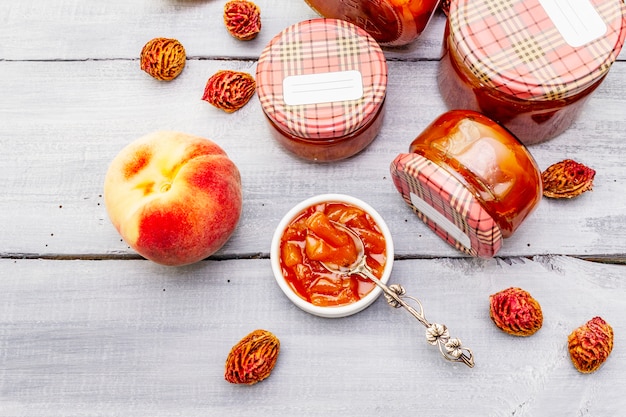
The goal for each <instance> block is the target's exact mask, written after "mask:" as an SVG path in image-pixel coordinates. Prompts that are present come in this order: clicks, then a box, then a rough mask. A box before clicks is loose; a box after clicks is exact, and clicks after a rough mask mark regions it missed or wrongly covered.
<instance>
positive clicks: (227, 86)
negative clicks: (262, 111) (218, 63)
mask: <svg viewBox="0 0 626 417" xmlns="http://www.w3.org/2000/svg"><path fill="white" fill-rule="evenodd" d="M255 90H256V82H255V81H254V78H253V77H252V75H250V74H247V73H245V72H238V71H227V70H221V71H218V72H216V73H215V74H213V75H212V76H211V78H209V80H208V81H207V83H206V87H205V88H204V94H203V95H202V100H205V101H207V102H209V103H210V104H212V105H213V106H215V107H217V108H218V109H222V110H224V111H225V112H227V113H232V112H234V111H236V110H239V109H240V108H242V107H243V106H245V105H246V103H248V101H250V99H251V98H252V96H253V95H254V92H255Z"/></svg>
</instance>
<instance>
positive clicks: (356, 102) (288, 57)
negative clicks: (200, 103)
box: [256, 18, 387, 162]
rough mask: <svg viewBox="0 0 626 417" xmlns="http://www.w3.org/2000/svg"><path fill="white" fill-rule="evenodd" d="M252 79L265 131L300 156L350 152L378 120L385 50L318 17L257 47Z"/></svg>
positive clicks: (321, 158)
mask: <svg viewBox="0 0 626 417" xmlns="http://www.w3.org/2000/svg"><path fill="white" fill-rule="evenodd" d="M256 82H257V92H258V95H259V100H260V102H261V107H262V108H263V112H264V113H265V116H266V118H267V119H268V121H269V125H270V127H271V129H270V130H271V133H272V135H273V136H274V138H275V139H276V140H277V141H278V142H279V143H280V144H281V145H282V146H283V147H284V148H285V149H287V150H289V151H291V152H292V153H294V154H295V155H297V156H299V157H301V158H303V159H306V160H310V161H316V162H329V161H337V160H341V159H345V158H348V157H350V156H353V155H355V154H357V153H359V152H360V151H362V150H363V149H365V148H366V147H367V146H368V145H369V144H370V143H371V142H372V141H373V140H374V139H375V138H376V136H377V134H378V132H379V131H380V128H381V126H382V122H383V115H384V103H385V95H386V91H387V63H386V60H385V56H384V55H383V52H382V50H381V49H380V46H379V45H378V44H377V43H376V41H375V40H374V39H373V38H372V37H371V36H370V35H368V34H367V32H365V31H364V30H363V29H361V28H359V27H358V26H355V25H353V24H351V23H349V22H345V21H342V20H337V19H322V18H320V19H312V20H307V21H304V22H300V23H297V24H295V25H292V26H290V27H288V28H286V29H285V30H283V31H282V32H281V33H279V34H278V35H276V36H275V37H274V38H273V39H272V40H271V41H270V42H269V44H268V45H267V46H266V47H265V49H263V51H262V52H261V56H260V58H259V62H258V65H257V71H256Z"/></svg>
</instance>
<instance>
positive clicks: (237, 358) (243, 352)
mask: <svg viewBox="0 0 626 417" xmlns="http://www.w3.org/2000/svg"><path fill="white" fill-rule="evenodd" d="M279 352H280V341H279V340H278V338H277V337H276V336H275V335H274V334H273V333H271V332H269V331H267V330H262V329H258V330H255V331H253V332H252V333H250V334H248V335H247V336H246V337H244V338H243V339H241V340H240V341H239V342H238V343H237V344H236V345H235V346H233V348H232V349H231V350H230V353H229V354H228V357H227V358H226V371H225V373H224V378H225V379H226V380H227V381H228V382H230V383H232V384H248V385H252V384H256V383H257V382H260V381H262V380H264V379H265V378H267V377H268V376H270V373H271V372H272V370H273V369H274V366H275V365H276V360H277V359H278V353H279Z"/></svg>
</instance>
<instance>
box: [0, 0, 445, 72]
mask: <svg viewBox="0 0 626 417" xmlns="http://www.w3.org/2000/svg"><path fill="white" fill-rule="evenodd" d="M225 3H226V1H225V0H224V1H202V0H191V1H190V0H175V1H171V0H133V1H126V0H107V1H106V2H99V1H94V0H90V1H77V0H47V1H45V2H42V1H40V0H22V1H19V2H11V1H3V2H0V16H2V22H3V25H0V39H2V40H3V41H2V43H0V59H8V60H41V59H45V60H57V59H60V60H83V59H94V58H98V59H138V58H139V54H140V52H141V48H142V47H143V45H144V44H145V43H146V42H147V41H148V40H150V39H152V38H155V37H167V38H176V39H178V40H179V41H180V42H181V43H182V44H183V46H184V47H185V50H186V52H187V55H188V56H189V57H190V58H199V57H202V58H206V57H213V58H214V57H228V58H232V57H238V58H253V59H256V58H257V57H258V56H259V54H260V52H261V50H262V49H263V48H264V47H265V45H266V44H267V43H268V42H269V41H270V39H272V38H273V37H274V36H275V35H276V34H277V33H279V32H280V31H281V30H283V29H284V28H285V27H287V26H289V25H292V24H294V23H297V22H300V21H302V20H306V19H311V18H315V17H318V15H317V14H316V13H315V12H314V11H313V10H312V9H311V8H309V6H308V5H307V4H306V3H305V2H304V0H290V1H285V0H257V1H255V3H256V4H257V5H258V6H259V8H260V9H261V19H262V20H261V21H262V29H261V33H260V34H259V36H258V37H257V38H256V39H254V40H252V41H249V42H241V41H238V40H236V39H234V38H233V37H231V36H230V35H229V34H228V32H227V31H226V29H225V27H224V23H223V18H222V14H223V7H224V4H225ZM444 22H445V17H444V15H443V14H442V13H438V14H437V15H436V16H435V19H433V21H432V25H431V26H432V27H430V26H429V27H428V28H427V30H426V31H425V32H424V33H423V34H422V35H421V36H420V38H419V39H418V40H417V41H415V42H413V43H412V44H411V45H407V46H406V47H402V48H394V49H388V50H387V56H389V57H392V58H402V59H407V58H410V59H417V58H430V59H436V58H437V57H438V56H439V53H440V49H441V38H442V35H441V34H442V33H443V26H444Z"/></svg>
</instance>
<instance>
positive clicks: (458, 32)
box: [449, 0, 626, 100]
mask: <svg viewBox="0 0 626 417" xmlns="http://www.w3.org/2000/svg"><path fill="white" fill-rule="evenodd" d="M449 18H450V20H449V22H450V40H451V45H452V47H453V48H455V49H456V51H458V54H459V56H460V58H461V60H462V62H464V64H465V65H466V66H467V67H468V68H469V70H470V71H471V72H472V73H473V74H474V75H475V76H476V77H477V78H478V79H479V80H480V81H481V82H482V83H484V84H486V85H487V86H490V87H492V88H495V89H498V90H499V91H502V92H504V93H507V94H511V95H513V96H515V97H518V98H520V99H525V100H556V99H561V98H567V97H570V96H573V95H575V94H576V93H579V92H581V91H583V90H584V89H585V88H587V87H589V86H591V85H592V84H593V83H594V82H596V81H598V80H600V79H601V78H602V77H603V76H604V75H606V73H607V72H608V70H609V68H610V67H611V65H612V64H613V62H614V61H615V59H616V58H617V56H618V54H619V52H620V50H621V48H622V45H623V43H624V37H625V36H626V6H625V5H624V2H623V1H622V0H458V1H453V2H451V5H450V12H449Z"/></svg>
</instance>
